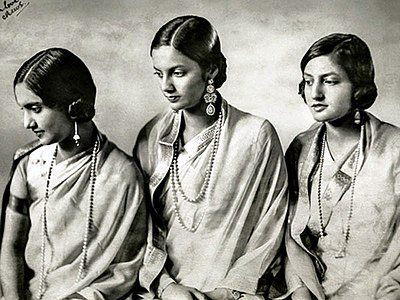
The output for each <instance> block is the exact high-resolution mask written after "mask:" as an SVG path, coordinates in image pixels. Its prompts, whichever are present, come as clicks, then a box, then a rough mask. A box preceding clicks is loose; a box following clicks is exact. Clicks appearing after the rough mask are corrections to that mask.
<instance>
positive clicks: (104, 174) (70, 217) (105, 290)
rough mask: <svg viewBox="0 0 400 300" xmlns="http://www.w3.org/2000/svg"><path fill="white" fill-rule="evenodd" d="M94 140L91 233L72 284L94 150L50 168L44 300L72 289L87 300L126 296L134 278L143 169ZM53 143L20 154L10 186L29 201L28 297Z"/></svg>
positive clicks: (34, 281)
mask: <svg viewBox="0 0 400 300" xmlns="http://www.w3.org/2000/svg"><path fill="white" fill-rule="evenodd" d="M100 145H101V146H100V149H99V151H98V153H97V165H96V169H95V170H96V172H95V173H96V181H95V192H94V206H93V226H92V230H91V231H90V233H89V241H88V248H87V249H88V250H87V262H86V268H85V276H84V278H83V279H81V280H80V281H79V282H78V283H75V278H76V276H77V274H78V269H79V264H80V261H81V253H82V243H83V238H84V232H85V225H86V219H87V217H86V214H87V211H88V203H89V198H90V193H91V185H90V183H89V178H90V171H91V152H92V149H89V150H87V151H85V152H82V153H78V154H77V155H75V156H73V157H71V158H69V159H67V160H64V161H62V162H60V163H58V164H55V165H54V167H53V171H52V174H51V180H50V186H49V197H48V203H47V233H48V240H47V243H46V244H45V253H46V255H45V261H44V266H45V272H46V276H45V284H46V289H45V294H44V296H43V299H63V298H65V297H67V296H69V295H71V294H74V293H79V294H80V295H81V296H83V297H85V299H86V298H87V299H126V297H128V293H129V292H130V291H131V289H132V287H133V285H134V282H135V280H136V278H137V274H138V269H139V267H140V264H141V262H142V257H143V252H144V248H143V245H144V241H145V233H146V211H145V203H144V200H143V198H144V197H143V188H142V187H143V181H142V177H141V173H140V171H139V170H138V169H137V167H136V165H135V163H134V162H133V161H132V159H131V158H130V157H128V156H127V155H125V154H124V153H123V152H122V151H121V150H119V149H118V148H117V147H116V146H115V145H114V144H113V143H112V142H110V141H108V140H107V138H106V137H105V136H104V135H101V134H100ZM55 147H56V146H55V144H52V145H48V146H41V147H39V148H36V149H35V150H33V151H31V152H27V153H26V154H25V155H23V156H22V158H21V159H19V163H18V165H17V167H16V170H15V173H14V175H13V176H12V177H13V179H12V182H11V186H10V193H11V195H13V196H15V197H18V198H20V199H27V201H29V214H28V216H29V219H30V224H31V226H30V229H29V236H28V241H27V244H26V248H25V261H26V264H27V267H28V268H29V269H31V270H32V271H33V276H32V277H31V278H30V280H29V286H28V290H29V291H28V298H30V297H34V296H36V293H37V291H38V288H39V281H40V267H41V240H42V238H41V237H42V234H43V233H42V217H41V214H42V211H43V204H44V195H45V186H46V181H47V177H48V171H49V166H50V161H51V157H52V155H53V153H54V149H55ZM17 158H18V156H17ZM6 193H8V191H6ZM15 214H18V213H17V212H15V211H14V210H12V209H10V208H7V215H8V216H9V217H11V218H12V216H13V215H15ZM3 275H5V274H2V277H3ZM2 280H7V279H6V278H2Z"/></svg>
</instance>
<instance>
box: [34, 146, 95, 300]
mask: <svg viewBox="0 0 400 300" xmlns="http://www.w3.org/2000/svg"><path fill="white" fill-rule="evenodd" d="M99 144H100V143H99V140H96V142H95V144H94V146H93V151H92V155H91V162H90V164H91V165H90V178H89V182H90V198H89V205H88V210H87V213H86V227H85V234H84V237H83V242H82V253H81V261H80V264H79V269H78V275H77V276H76V279H75V283H78V282H79V281H80V280H81V279H82V278H83V277H84V276H85V268H86V263H87V252H88V248H87V245H88V241H89V234H90V232H91V230H92V227H93V210H94V188H95V183H96V164H97V151H98V149H99ZM57 153H58V145H57V146H56V148H55V150H54V153H53V157H52V159H51V162H50V168H49V173H48V175H47V181H46V190H45V196H44V203H43V211H42V242H41V247H40V275H39V289H38V292H37V296H36V297H37V299H38V300H40V299H42V297H43V295H44V292H45V290H46V272H45V270H44V265H45V257H46V240H47V241H49V236H48V231H47V203H48V201H49V189H50V179H51V174H52V172H53V167H54V164H55V161H56V158H57Z"/></svg>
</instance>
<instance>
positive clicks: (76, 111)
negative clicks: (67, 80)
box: [68, 99, 82, 121]
mask: <svg viewBox="0 0 400 300" xmlns="http://www.w3.org/2000/svg"><path fill="white" fill-rule="evenodd" d="M81 103H82V100H81V99H78V100H76V101H74V102H72V103H71V104H70V105H69V106H68V115H69V117H70V118H71V120H73V121H76V120H77V119H79V118H80V117H81V116H80V115H81V110H82V108H81V106H82V104H81Z"/></svg>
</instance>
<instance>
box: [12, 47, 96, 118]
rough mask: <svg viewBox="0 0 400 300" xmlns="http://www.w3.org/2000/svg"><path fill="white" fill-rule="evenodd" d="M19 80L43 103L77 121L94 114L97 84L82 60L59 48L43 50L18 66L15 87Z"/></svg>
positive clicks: (91, 116)
mask: <svg viewBox="0 0 400 300" xmlns="http://www.w3.org/2000/svg"><path fill="white" fill-rule="evenodd" d="M19 83H25V84H26V86H27V87H28V88H29V89H30V90H31V91H32V92H33V93H35V95H37V96H38V97H40V98H41V99H42V101H43V104H44V105H46V106H47V107H50V108H55V109H59V110H61V111H64V112H66V113H67V114H68V115H69V116H70V117H71V119H73V120H75V121H77V122H87V121H90V120H91V119H92V118H93V117H94V115H95V109H94V103H95V98H96V86H95V84H94V82H93V79H92V75H91V74H90V72H89V69H88V68H87V67H86V65H85V64H84V62H83V61H82V60H81V59H80V58H79V57H77V56H76V55H75V54H73V53H72V52H71V51H69V50H66V49H62V48H50V49H46V50H42V51H40V52H38V53H36V54H35V55H34V56H32V57H31V58H29V59H28V60H27V61H26V62H24V63H23V65H22V66H21V67H20V68H19V70H18V72H17V73H16V75H15V78H14V89H15V86H16V85H17V84H19Z"/></svg>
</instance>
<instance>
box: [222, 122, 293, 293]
mask: <svg viewBox="0 0 400 300" xmlns="http://www.w3.org/2000/svg"><path fill="white" fill-rule="evenodd" d="M254 159H255V160H256V161H255V162H256V163H255V165H256V166H257V167H256V169H255V170H254V172H253V175H252V178H249V183H248V191H247V192H246V193H245V198H244V201H252V202H253V203H254V204H255V205H256V207H257V208H258V211H259V213H258V214H257V220H254V222H253V221H248V222H252V224H254V227H253V229H252V231H251V235H250V237H249V240H248V242H247V245H246V247H245V249H244V252H243V253H242V255H241V256H240V257H239V258H238V259H237V260H236V261H235V262H234V264H233V266H232V267H231V269H230V270H229V271H228V274H227V276H226V278H225V280H224V281H223V285H222V286H221V287H222V288H228V289H232V290H237V291H241V292H244V293H248V294H252V295H254V294H260V293H264V292H265V291H266V290H267V289H268V287H269V285H270V284H271V281H272V277H273V276H275V274H276V273H277V272H278V271H279V268H280V250H281V246H282V239H283V236H284V231H285V223H286V216H287V209H288V201H287V172H286V166H285V162H284V158H283V153H282V148H281V145H280V142H279V139H278V136H277V134H276V132H275V129H274V128H273V127H272V125H271V124H270V123H269V122H268V121H265V122H264V124H263V126H262V127H261V130H260V133H259V135H258V138H257V152H256V155H255V157H254ZM249 226H252V225H251V224H250V225H249Z"/></svg>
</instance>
